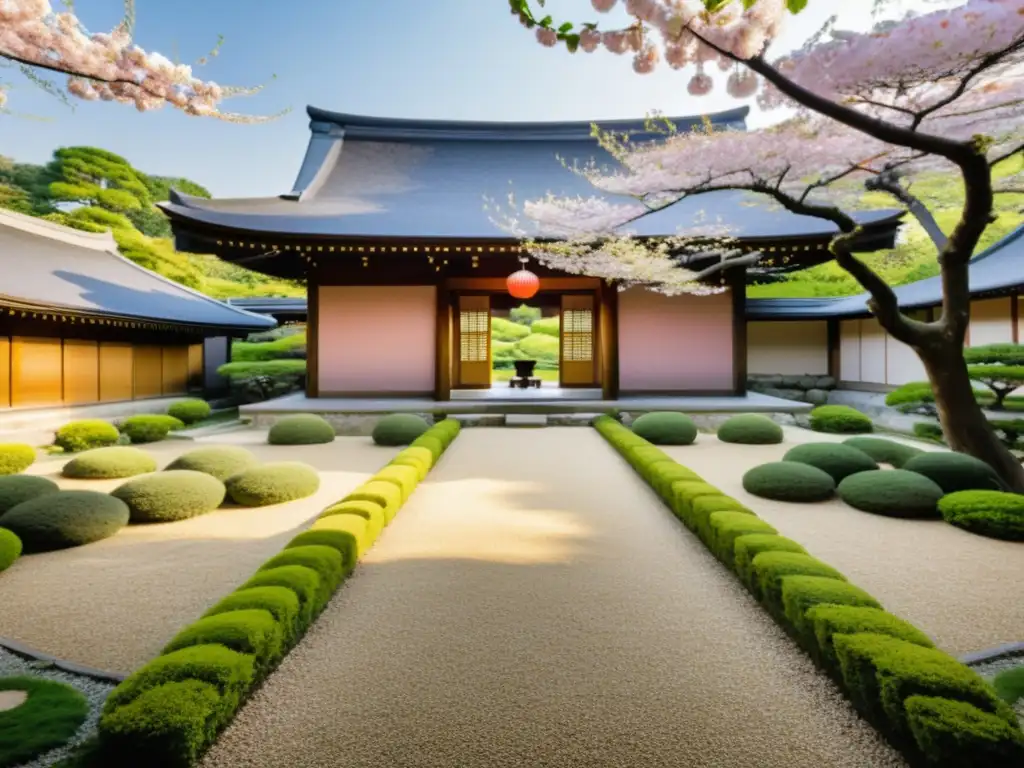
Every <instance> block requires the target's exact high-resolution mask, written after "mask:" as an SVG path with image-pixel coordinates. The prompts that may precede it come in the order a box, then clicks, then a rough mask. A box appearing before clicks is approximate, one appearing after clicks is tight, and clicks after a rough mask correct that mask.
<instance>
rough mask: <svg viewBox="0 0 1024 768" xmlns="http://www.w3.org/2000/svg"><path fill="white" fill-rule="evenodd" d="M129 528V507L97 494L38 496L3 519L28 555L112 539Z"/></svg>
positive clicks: (11, 511) (114, 499)
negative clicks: (126, 526)
mask: <svg viewBox="0 0 1024 768" xmlns="http://www.w3.org/2000/svg"><path fill="white" fill-rule="evenodd" d="M127 524H128V506H127V505H126V504H125V503H124V502H123V501H121V500H120V499H117V498H114V497H113V496H111V495H109V494H106V493H98V492H96V491H60V492H58V493H48V494H46V495H44V496H37V497H36V498H34V499H29V500H28V501H26V502H23V503H21V504H19V505H18V506H16V507H14V509H11V510H9V511H8V512H5V513H4V514H3V515H0V527H2V528H8V529H10V530H11V531H12V532H13V533H14V534H15V535H16V536H17V537H18V538H19V539H21V543H22V544H23V545H24V547H25V551H26V552H48V551H50V550H55V549H67V548H68V547H78V546H81V545H83V544H90V543H92V542H94V541H99V540H100V539H105V538H107V537H108V536H113V535H114V534H115V533H117V532H118V531H119V530H121V529H122V528H123V527H124V526H125V525H127Z"/></svg>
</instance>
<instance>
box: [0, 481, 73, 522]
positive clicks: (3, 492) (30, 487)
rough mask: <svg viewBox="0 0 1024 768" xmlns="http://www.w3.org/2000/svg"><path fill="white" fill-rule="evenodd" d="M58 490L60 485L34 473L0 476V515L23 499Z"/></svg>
mask: <svg viewBox="0 0 1024 768" xmlns="http://www.w3.org/2000/svg"><path fill="white" fill-rule="evenodd" d="M59 490H60V486H59V485H57V484H56V483H55V482H53V480H50V479H49V478H47V477H38V476H36V475H15V476H14V477H0V515H2V514H3V513H4V512H6V511H7V510H9V509H14V507H16V506H18V505H19V504H21V503H22V502H24V501H28V500H29V499H34V498H35V497H36V496H43V495H45V494H47V493H56V492H57V491H59Z"/></svg>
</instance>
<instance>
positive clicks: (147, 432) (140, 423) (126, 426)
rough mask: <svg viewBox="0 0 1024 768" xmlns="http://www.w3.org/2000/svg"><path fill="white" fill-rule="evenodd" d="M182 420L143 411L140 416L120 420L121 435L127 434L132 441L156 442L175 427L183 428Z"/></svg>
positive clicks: (136, 442)
mask: <svg viewBox="0 0 1024 768" xmlns="http://www.w3.org/2000/svg"><path fill="white" fill-rule="evenodd" d="M184 426H185V424H184V422H182V421H181V420H180V419H176V418H174V417H173V416H167V415H165V414H160V413H145V414H142V415H140V416H129V417H128V418H127V419H125V420H124V421H122V422H121V425H120V430H121V434H122V435H127V436H128V439H129V440H131V441H132V443H135V444H138V443H156V442H159V441H160V440H163V439H164V438H165V437H167V435H168V433H170V432H172V431H174V430H175V429H183V428H184Z"/></svg>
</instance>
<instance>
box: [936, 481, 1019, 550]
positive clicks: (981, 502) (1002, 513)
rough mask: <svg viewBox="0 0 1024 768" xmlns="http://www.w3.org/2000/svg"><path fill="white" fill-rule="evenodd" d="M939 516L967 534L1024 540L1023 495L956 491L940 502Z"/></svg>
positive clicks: (1007, 539)
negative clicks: (967, 532)
mask: <svg viewBox="0 0 1024 768" xmlns="http://www.w3.org/2000/svg"><path fill="white" fill-rule="evenodd" d="M939 513H940V514H941V515H942V518H943V519H944V520H945V521H946V522H947V523H951V524H952V525H955V526H956V527H957V528H963V529H964V530H965V531H970V532H971V533H977V534H980V535H982V536H989V537H991V538H993V539H1004V540H1006V541H1024V496H1021V495H1020V494H1017V493H1003V492H1002V491H957V492H956V493H950V494H948V495H947V496H943V497H942V498H941V499H940V500H939Z"/></svg>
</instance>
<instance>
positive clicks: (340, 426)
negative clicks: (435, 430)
mask: <svg viewBox="0 0 1024 768" xmlns="http://www.w3.org/2000/svg"><path fill="white" fill-rule="evenodd" d="M291 415H293V414H288V413H257V414H256V415H255V416H253V417H252V422H251V423H252V426H254V427H256V428H257V429H270V427H272V426H274V424H276V423H277V421H278V419H282V418H284V417H285V416H291ZM318 415H319V416H322V417H323V418H324V419H325V420H326V421H327V422H328V423H329V424H330V425H331V426H332V427H334V431H335V432H336V433H337V434H338V435H342V436H345V437H365V436H369V435H371V434H373V428H374V427H375V426H377V422H378V421H380V419H381V417H383V416H387V415H388V414H386V413H321V414H318ZM413 415H414V416H420V417H422V418H423V419H426V422H427V423H428V424H433V423H434V414H432V413H415V414H413Z"/></svg>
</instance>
